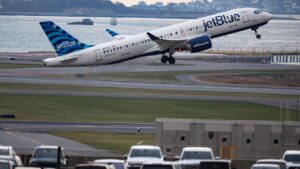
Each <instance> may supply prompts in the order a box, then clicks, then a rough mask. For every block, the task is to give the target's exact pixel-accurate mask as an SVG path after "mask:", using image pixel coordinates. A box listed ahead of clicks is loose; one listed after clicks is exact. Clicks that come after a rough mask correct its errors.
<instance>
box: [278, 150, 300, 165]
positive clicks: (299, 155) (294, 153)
mask: <svg viewBox="0 0 300 169" xmlns="http://www.w3.org/2000/svg"><path fill="white" fill-rule="evenodd" d="M282 159H283V160H284V161H286V163H287V167H288V169H298V168H300V150H287V151H285V153H284V154H283V157H282Z"/></svg>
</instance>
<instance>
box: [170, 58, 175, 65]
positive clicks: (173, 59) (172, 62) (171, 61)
mask: <svg viewBox="0 0 300 169" xmlns="http://www.w3.org/2000/svg"><path fill="white" fill-rule="evenodd" d="M175 62H176V60H175V58H174V57H173V56H170V57H169V63H170V64H171V65H173V64H175Z"/></svg>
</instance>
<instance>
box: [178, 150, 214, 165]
mask: <svg viewBox="0 0 300 169" xmlns="http://www.w3.org/2000/svg"><path fill="white" fill-rule="evenodd" d="M177 158H179V163H180V164H181V166H183V168H185V166H189V165H199V164H200V161H202V160H214V154H213V152H212V149H211V148H209V147H184V148H183V149H182V152H181V155H180V157H177Z"/></svg>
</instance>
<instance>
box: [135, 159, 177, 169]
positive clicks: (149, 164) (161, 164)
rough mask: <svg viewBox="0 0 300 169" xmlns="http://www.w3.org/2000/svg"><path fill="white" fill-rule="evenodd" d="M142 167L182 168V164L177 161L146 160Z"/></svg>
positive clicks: (144, 168)
mask: <svg viewBox="0 0 300 169" xmlns="http://www.w3.org/2000/svg"><path fill="white" fill-rule="evenodd" d="M140 169H181V166H180V164H179V163H177V162H169V161H164V162H145V163H143V164H142V166H141V168H140Z"/></svg>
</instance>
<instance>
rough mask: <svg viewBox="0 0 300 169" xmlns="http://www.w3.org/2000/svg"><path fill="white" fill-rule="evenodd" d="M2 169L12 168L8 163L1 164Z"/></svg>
mask: <svg viewBox="0 0 300 169" xmlns="http://www.w3.org/2000/svg"><path fill="white" fill-rule="evenodd" d="M0 168H1V169H10V166H9V164H8V163H0Z"/></svg>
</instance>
